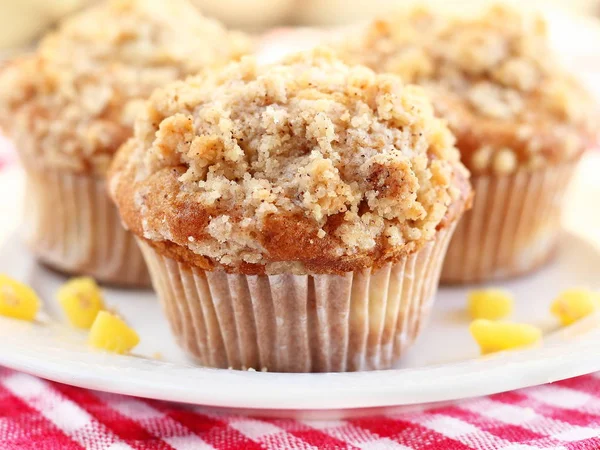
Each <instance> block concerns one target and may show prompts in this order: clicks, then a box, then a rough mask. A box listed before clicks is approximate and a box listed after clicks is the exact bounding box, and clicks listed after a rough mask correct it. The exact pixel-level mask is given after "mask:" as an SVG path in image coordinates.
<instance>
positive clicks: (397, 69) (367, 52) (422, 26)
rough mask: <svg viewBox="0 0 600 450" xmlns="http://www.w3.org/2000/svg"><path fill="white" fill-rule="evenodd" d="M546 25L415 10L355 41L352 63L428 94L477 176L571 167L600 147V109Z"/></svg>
mask: <svg viewBox="0 0 600 450" xmlns="http://www.w3.org/2000/svg"><path fill="white" fill-rule="evenodd" d="M546 28H547V27H546V24H545V22H544V20H543V19H542V18H541V17H539V16H527V15H522V14H520V13H518V12H517V11H515V10H513V9H510V8H508V7H505V6H496V7H493V8H490V9H489V10H487V12H486V13H485V14H483V15H480V16H478V17H468V18H466V17H464V18H456V17H448V16H444V15H440V14H435V13H434V12H432V11H429V10H427V9H423V8H420V9H413V10H410V11H406V12H403V13H400V14H398V15H396V16H393V17H392V18H390V19H382V20H377V21H375V22H374V23H372V24H371V25H370V26H369V27H368V28H367V30H366V31H364V32H361V33H359V35H358V36H350V37H349V40H348V42H346V43H344V44H343V45H342V46H341V49H340V53H341V54H342V55H343V57H344V59H346V60H347V61H350V62H352V63H360V64H365V65H367V66H369V67H371V68H372V69H373V70H376V71H379V72H391V73H395V74H398V75H400V76H401V77H402V78H403V80H404V81H405V82H410V83H418V84H420V85H423V86H425V87H426V88H427V90H428V92H429V94H430V96H431V98H432V100H433V102H434V104H435V108H436V110H437V111H438V113H440V114H441V115H443V116H444V117H445V118H446V119H447V120H448V122H449V125H450V128H451V130H452V131H453V132H454V134H455V135H456V137H457V146H458V148H459V150H460V152H461V154H462V155H463V161H464V163H465V165H466V166H467V167H468V168H469V169H470V170H471V171H472V172H473V173H474V174H478V173H490V172H491V173H499V174H505V173H511V172H513V171H514V170H516V169H517V168H518V167H526V168H530V169H534V168H537V167H541V166H544V165H546V164H556V163H559V162H561V161H566V160H571V159H573V158H575V157H577V156H578V155H579V154H580V153H581V152H582V151H584V150H585V149H587V148H589V147H590V146H592V145H595V143H596V140H597V135H596V132H595V129H594V128H595V124H596V123H597V117H596V115H595V114H596V113H597V111H596V108H595V105H594V104H593V102H592V101H591V100H590V96H589V95H588V93H587V92H585V90H584V89H583V88H582V87H581V86H580V85H579V84H578V83H577V82H576V81H575V80H574V79H573V78H572V77H571V76H570V75H568V74H567V73H566V72H565V71H564V69H563V68H561V67H560V65H559V63H558V62H557V60H556V58H555V56H554V55H553V54H552V51H551V49H550V45H549V39H548V32H547V29H546Z"/></svg>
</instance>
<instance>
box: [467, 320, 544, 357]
mask: <svg viewBox="0 0 600 450" xmlns="http://www.w3.org/2000/svg"><path fill="white" fill-rule="evenodd" d="M469 330H470V331H471V335H472V336H473V338H474V339H475V341H477V344H479V348H480V349H481V353H482V354H484V355H485V354H488V353H494V352H500V351H503V350H511V349H515V348H520V347H528V346H532V345H534V344H537V343H539V342H541V340H542V330H540V329H539V328H537V327H534V326H533V325H528V324H524V323H514V322H495V321H492V320H487V319H477V320H474V321H473V322H471V326H470V327H469Z"/></svg>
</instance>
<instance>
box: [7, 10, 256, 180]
mask: <svg viewBox="0 0 600 450" xmlns="http://www.w3.org/2000/svg"><path fill="white" fill-rule="evenodd" d="M248 50H249V42H248V40H247V39H246V38H245V37H244V36H242V35H241V34H237V33H233V32H228V31H227V30H225V29H224V28H223V27H222V26H221V25H220V24H219V23H217V22H215V21H213V20H210V19H207V18H205V17H203V16H201V15H200V14H199V13H198V11H197V9H196V8H195V7H194V6H192V5H191V4H190V3H188V2H187V0H173V1H171V0H170V1H162V0H111V1H107V2H101V4H100V5H98V6H94V7H92V8H90V9H88V10H86V11H84V12H82V13H80V14H78V15H76V16H74V17H72V18H69V19H67V20H65V21H64V22H63V23H62V24H61V26H60V28H59V29H58V31H56V32H54V33H52V34H50V35H48V36H47V37H46V38H44V39H43V40H42V42H41V44H40V46H39V48H38V50H37V51H36V53H35V54H33V55H31V56H27V57H25V58H23V59H21V60H19V61H16V62H15V63H14V64H12V65H11V66H9V67H8V68H7V69H5V70H4V71H3V73H2V75H1V76H0V123H1V124H2V126H3V128H5V131H6V132H7V133H8V134H9V135H11V136H12V137H13V138H14V140H15V142H16V145H17V147H18V149H19V150H20V151H21V152H23V153H24V155H26V157H25V159H26V160H27V161H30V162H33V161H37V162H39V163H41V164H45V165H47V166H49V167H53V168H58V169H62V170H69V171H75V172H93V173H96V174H98V175H102V174H103V173H105V172H106V170H107V168H108V165H109V163H110V160H111V159H112V155H113V153H114V152H115V151H116V150H117V149H118V147H119V146H120V145H121V144H122V143H123V142H124V141H125V140H126V139H127V138H129V137H130V136H131V134H132V127H133V121H134V118H135V115H136V112H137V111H139V110H140V107H141V106H142V105H143V100H145V99H146V98H147V97H148V96H150V94H151V93H152V91H153V90H154V89H155V88H156V87H159V86H163V85H165V84H167V83H169V82H171V81H174V80H176V79H180V78H183V77H185V76H188V75H191V74H196V73H197V72H198V71H200V70H202V69H203V68H205V67H207V66H211V65H213V64H219V63H224V62H228V61H229V60H230V59H232V58H239V57H240V56H241V55H242V54H244V53H247V52H248Z"/></svg>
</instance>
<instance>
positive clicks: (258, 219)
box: [109, 49, 471, 372]
mask: <svg viewBox="0 0 600 450" xmlns="http://www.w3.org/2000/svg"><path fill="white" fill-rule="evenodd" d="M109 186H110V192H111V195H112V198H113V199H114V201H115V203H116V204H117V207H118V209H119V212H120V214H121V217H122V218H123V221H124V223H125V224H126V226H127V227H128V229H130V230H131V231H132V232H133V233H134V234H135V235H136V237H137V238H138V240H139V243H140V246H141V248H142V251H143V253H144V257H145V259H146V262H147V263H148V267H149V269H150V274H151V277H152V280H153V284H154V287H155V289H156V291H157V293H158V296H159V298H160V299H161V301H162V304H163V306H164V310H165V312H166V315H167V318H168V320H169V321H170V324H171V327H172V330H173V332H174V334H175V336H176V338H177V340H178V341H179V343H180V345H181V346H182V347H183V348H184V349H185V350H186V351H187V352H188V353H189V354H190V355H191V356H192V357H194V358H195V359H196V360H197V361H199V362H200V363H201V364H203V365H206V366H213V367H221V368H228V367H231V368H236V369H244V368H254V369H266V370H269V371H276V372H311V371H312V372H331V371H334V372H338V371H356V370H365V369H379V368H387V367H390V366H391V365H392V364H393V363H394V362H395V361H396V360H397V359H398V357H399V356H400V355H401V353H402V352H403V350H404V349H405V348H406V346H407V345H409V344H410V342H411V341H413V339H414V338H415V336H416V335H417V333H418V332H419V331H420V330H421V328H422V326H423V323H424V321H425V320H426V318H427V316H428V313H429V310H430V309H431V305H432V301H433V297H434V294H435V291H436V288H437V284H438V279H439V273H440V270H441V263H442V259H443V256H444V253H445V251H446V247H447V244H448V241H449V238H450V236H451V234H452V232H453V230H454V227H455V224H456V223H457V221H458V219H459V218H460V216H461V215H462V213H463V211H464V210H465V209H466V208H467V207H468V206H469V202H470V198H471V188H470V184H469V181H468V172H467V171H466V169H465V168H464V167H463V166H462V165H461V163H460V162H459V154H458V152H457V150H456V149H455V147H454V138H453V136H452V134H451V133H450V132H449V130H448V128H447V127H446V126H445V125H444V123H443V122H442V121H441V120H439V119H438V118H436V117H435V116H434V114H433V109H432V107H431V104H430V102H429V101H428V100H427V98H426V97H425V96H424V94H423V93H422V92H421V89H420V88H418V87H414V86H405V85H403V84H402V83H401V81H400V79H399V78H398V77H395V76H393V75H376V74H375V73H374V72H373V71H371V70H370V69H367V68H365V67H360V66H357V67H352V68H351V67H348V66H346V65H345V64H343V63H342V62H340V61H338V60H337V59H335V58H334V57H333V56H332V54H331V53H330V52H329V51H327V50H324V49H321V50H316V51H314V52H309V53H303V54H298V55H294V56H290V57H288V58H287V59H285V60H284V61H283V62H281V63H278V64H274V65H262V66H261V65H258V64H257V63H256V61H255V60H254V59H252V58H244V59H242V61H241V62H239V63H232V64H230V65H228V66H227V67H226V68H224V69H221V70H213V71H206V72H204V73H203V74H202V75H200V76H197V77H192V78H189V79H188V80H187V81H185V82H176V83H174V84H171V85H169V86H168V87H166V88H165V89H161V90H158V91H157V92H155V93H154V94H153V96H152V97H151V99H150V100H149V102H148V103H147V105H146V110H145V112H144V113H142V114H141V115H140V117H139V118H138V121H137V122H136V128H135V135H134V137H133V139H131V140H129V141H128V142H127V143H126V144H125V145H124V146H123V147H122V148H121V150H120V151H119V153H118V155H117V158H116V159H115V161H114V163H113V167H112V169H111V172H110V174H109Z"/></svg>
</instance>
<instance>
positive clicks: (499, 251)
mask: <svg viewBox="0 0 600 450" xmlns="http://www.w3.org/2000/svg"><path fill="white" fill-rule="evenodd" d="M576 165H577V163H576V162H572V163H568V164H562V165H559V166H555V167H548V168H545V169H543V170H538V171H534V172H531V171H525V170H522V171H518V172H516V173H515V174H513V175H508V176H474V177H472V179H471V181H472V183H473V189H474V191H475V200H474V204H473V209H472V210H470V211H467V212H466V213H465V215H464V216H463V218H462V220H461V221H460V223H459V224H458V227H457V229H456V233H455V234H454V237H453V238H452V241H451V242H450V247H449V249H448V254H447V255H446V260H445V262H444V267H443V270H442V283H469V282H484V281H491V280H497V279H503V278H509V277H512V276H517V275H521V274H525V273H527V272H530V271H532V270H534V269H536V268H538V267H540V266H542V265H543V264H544V263H545V262H547V261H549V260H550V259H551V257H552V255H553V253H554V251H555V248H556V244H557V238H558V234H559V230H560V213H561V210H562V203H563V198H564V194H565V192H566V188H567V185H568V184H569V181H570V179H571V177H572V175H573V173H574V169H575V167H576Z"/></svg>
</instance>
